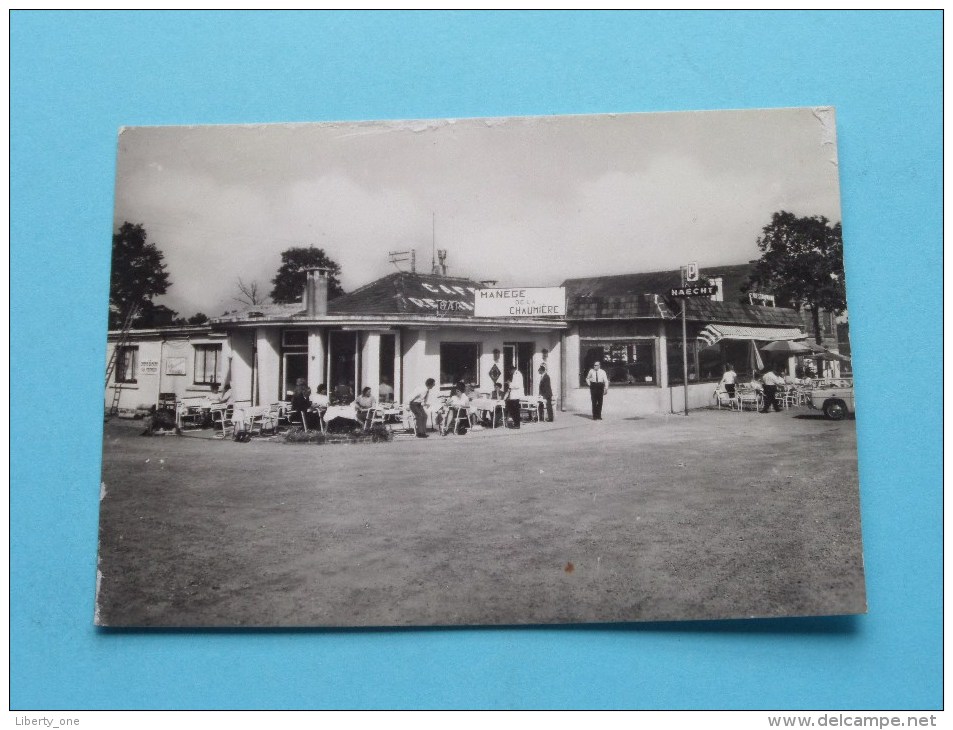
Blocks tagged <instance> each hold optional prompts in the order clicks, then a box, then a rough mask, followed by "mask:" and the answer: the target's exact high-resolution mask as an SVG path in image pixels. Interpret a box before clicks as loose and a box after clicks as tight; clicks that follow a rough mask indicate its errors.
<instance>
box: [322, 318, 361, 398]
mask: <svg viewBox="0 0 953 730" xmlns="http://www.w3.org/2000/svg"><path fill="white" fill-rule="evenodd" d="M357 336H358V333H357V332H340V331H338V332H330V333H329V336H328V393H333V392H334V391H335V390H336V389H337V388H339V387H341V386H346V387H348V388H350V390H351V393H352V394H354V393H356V392H357V365H358V362H357Z"/></svg>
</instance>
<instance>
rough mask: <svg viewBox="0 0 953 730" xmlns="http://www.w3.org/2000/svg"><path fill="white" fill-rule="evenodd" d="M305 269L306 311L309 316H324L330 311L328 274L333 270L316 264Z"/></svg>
mask: <svg viewBox="0 0 953 730" xmlns="http://www.w3.org/2000/svg"><path fill="white" fill-rule="evenodd" d="M305 271H306V272H307V278H306V279H305V282H304V313H305V314H306V315H307V316H309V317H324V316H325V315H327V313H328V275H329V274H330V272H331V270H330V269H325V268H321V267H319V266H315V267H312V268H308V269H305Z"/></svg>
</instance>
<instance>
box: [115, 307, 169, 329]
mask: <svg viewBox="0 0 953 730" xmlns="http://www.w3.org/2000/svg"><path fill="white" fill-rule="evenodd" d="M176 324H185V321H184V320H183V319H182V318H181V317H179V316H178V312H176V311H175V310H174V309H169V308H168V307H167V306H165V305H164V304H153V303H152V302H151V301H148V300H146V301H145V302H143V303H142V305H141V306H140V308H139V314H138V315H137V316H136V318H135V319H134V320H133V322H132V325H133V327H145V328H151V327H169V326H171V325H176ZM118 326H120V327H121V326H122V323H120V324H119V325H118Z"/></svg>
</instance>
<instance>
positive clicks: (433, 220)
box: [430, 211, 438, 274]
mask: <svg viewBox="0 0 953 730" xmlns="http://www.w3.org/2000/svg"><path fill="white" fill-rule="evenodd" d="M430 226H431V227H430V273H431V274H436V273H438V272H437V214H436V213H435V212H434V211H430Z"/></svg>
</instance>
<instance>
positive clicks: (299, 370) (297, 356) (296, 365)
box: [281, 352, 308, 400]
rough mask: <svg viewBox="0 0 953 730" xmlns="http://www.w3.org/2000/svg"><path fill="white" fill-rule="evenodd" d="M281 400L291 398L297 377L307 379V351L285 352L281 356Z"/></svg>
mask: <svg viewBox="0 0 953 730" xmlns="http://www.w3.org/2000/svg"><path fill="white" fill-rule="evenodd" d="M281 372H282V377H281V382H282V384H283V385H284V387H283V389H282V391H281V393H282V396H281V397H282V400H291V396H292V395H293V394H294V389H295V383H297V382H298V378H304V380H305V382H307V381H308V353H306V352H286V353H284V355H282V356H281Z"/></svg>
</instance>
